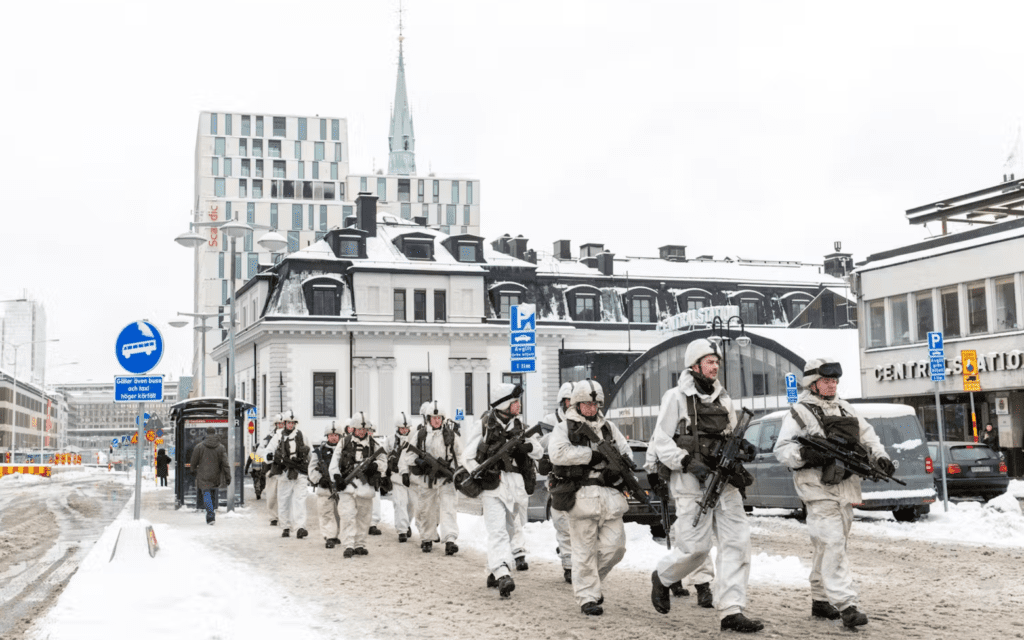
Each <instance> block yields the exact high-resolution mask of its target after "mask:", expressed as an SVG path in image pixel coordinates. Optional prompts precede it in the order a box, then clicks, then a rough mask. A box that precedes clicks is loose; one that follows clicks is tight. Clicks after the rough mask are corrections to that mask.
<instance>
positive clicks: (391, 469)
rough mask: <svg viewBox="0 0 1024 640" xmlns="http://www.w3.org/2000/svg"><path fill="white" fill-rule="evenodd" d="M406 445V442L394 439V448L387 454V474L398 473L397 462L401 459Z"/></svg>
mask: <svg viewBox="0 0 1024 640" xmlns="http://www.w3.org/2000/svg"><path fill="white" fill-rule="evenodd" d="M407 444H408V440H399V439H398V438H397V437H396V438H395V448H394V449H392V450H391V453H389V454H388V473H398V460H399V458H401V457H402V451H403V450H404V449H405V447H406V445H407Z"/></svg>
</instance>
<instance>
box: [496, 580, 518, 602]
mask: <svg viewBox="0 0 1024 640" xmlns="http://www.w3.org/2000/svg"><path fill="white" fill-rule="evenodd" d="M515 590H516V583H515V582H513V581H512V576H501V577H500V578H498V593H499V594H501V597H502V598H507V597H509V596H510V595H512V592H513V591H515Z"/></svg>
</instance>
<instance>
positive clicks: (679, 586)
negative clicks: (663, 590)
mask: <svg viewBox="0 0 1024 640" xmlns="http://www.w3.org/2000/svg"><path fill="white" fill-rule="evenodd" d="M668 588H669V589H671V590H672V595H674V596H675V597H677V598H682V597H684V596H688V595H690V590H689V589H687V588H686V587H684V586H683V581H682V580H680V581H679V582H673V583H672V584H670V585H668Z"/></svg>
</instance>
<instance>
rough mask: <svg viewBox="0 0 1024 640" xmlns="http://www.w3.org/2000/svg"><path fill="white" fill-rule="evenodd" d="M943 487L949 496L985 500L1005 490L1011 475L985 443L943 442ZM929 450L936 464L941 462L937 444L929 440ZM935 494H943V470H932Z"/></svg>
mask: <svg viewBox="0 0 1024 640" xmlns="http://www.w3.org/2000/svg"><path fill="white" fill-rule="evenodd" d="M943 444H944V445H945V447H944V451H945V453H946V456H945V464H946V486H947V487H948V488H949V496H950V497H951V498H952V497H957V498H972V497H975V496H980V497H981V498H983V499H984V500H986V501H988V500H991V499H992V498H994V497H996V496H998V495H1002V494H1003V493H1006V487H1007V485H1009V484H1010V478H1009V477H1007V475H1006V463H1005V462H1003V460H1002V459H1001V458H1000V457H999V454H998V453H996V452H995V451H994V450H993V449H992V448H991V447H989V446H988V445H987V444H978V443H976V442H944V443H943ZM928 450H929V451H930V452H931V456H932V460H934V461H935V464H937V465H941V464H942V458H941V457H940V456H939V443H938V442H936V441H934V440H933V441H930V442H929V443H928ZM935 493H937V494H938V495H939V497H940V498H941V497H942V473H941V472H940V471H936V472H935Z"/></svg>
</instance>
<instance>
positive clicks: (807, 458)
mask: <svg viewBox="0 0 1024 640" xmlns="http://www.w3.org/2000/svg"><path fill="white" fill-rule="evenodd" d="M800 457H801V458H803V459H804V469H808V468H810V467H824V466H826V465H828V464H829V463H830V462H832V456H828V455H825V454H824V453H822V452H820V451H818V450H817V449H815V448H814V447H808V446H807V445H804V446H802V447H800Z"/></svg>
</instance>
